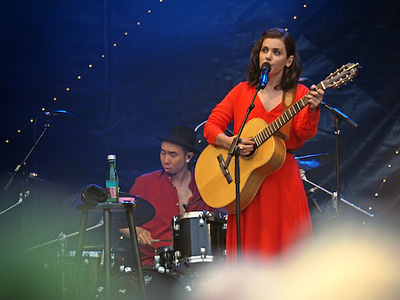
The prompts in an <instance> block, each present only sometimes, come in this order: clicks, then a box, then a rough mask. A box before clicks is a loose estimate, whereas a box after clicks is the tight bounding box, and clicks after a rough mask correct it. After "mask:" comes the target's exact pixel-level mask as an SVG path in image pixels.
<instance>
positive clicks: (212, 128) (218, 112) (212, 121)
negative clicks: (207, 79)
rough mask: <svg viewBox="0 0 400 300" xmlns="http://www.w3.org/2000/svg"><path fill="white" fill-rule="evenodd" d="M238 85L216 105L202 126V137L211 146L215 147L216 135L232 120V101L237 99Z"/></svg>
mask: <svg viewBox="0 0 400 300" xmlns="http://www.w3.org/2000/svg"><path fill="white" fill-rule="evenodd" d="M239 85H240V84H239ZM239 85H237V86H236V87H234V88H233V89H232V90H231V91H230V92H229V93H228V94H227V95H226V97H225V98H224V99H223V100H222V101H221V102H220V103H218V104H217V106H216V107H215V108H214V109H213V110H212V112H211V114H210V116H209V117H208V120H207V122H206V124H205V125H204V137H205V138H206V139H207V141H208V142H209V143H210V144H211V145H213V146H215V139H216V137H217V135H218V134H220V133H223V132H224V131H225V130H226V128H227V127H228V125H229V123H230V122H231V121H232V120H233V116H234V100H235V99H236V98H237V93H238V90H239Z"/></svg>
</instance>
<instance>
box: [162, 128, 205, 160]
mask: <svg viewBox="0 0 400 300" xmlns="http://www.w3.org/2000/svg"><path fill="white" fill-rule="evenodd" d="M157 138H158V139H159V140H160V141H167V142H170V143H175V144H178V145H181V146H183V147H185V148H186V149H188V150H190V151H192V152H194V153H198V151H197V150H196V148H195V146H196V133H195V132H194V130H193V129H192V128H190V127H187V126H183V125H181V124H176V125H174V126H173V127H172V128H171V129H170V130H169V131H168V132H167V134H166V135H165V136H164V137H157Z"/></svg>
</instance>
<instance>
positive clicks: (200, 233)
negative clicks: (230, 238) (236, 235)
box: [96, 211, 227, 300]
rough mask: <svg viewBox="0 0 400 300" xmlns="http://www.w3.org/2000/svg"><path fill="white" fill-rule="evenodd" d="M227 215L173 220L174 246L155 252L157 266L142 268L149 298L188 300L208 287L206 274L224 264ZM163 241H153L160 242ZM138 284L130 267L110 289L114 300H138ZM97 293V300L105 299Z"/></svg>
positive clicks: (192, 214)
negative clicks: (136, 295)
mask: <svg viewBox="0 0 400 300" xmlns="http://www.w3.org/2000/svg"><path fill="white" fill-rule="evenodd" d="M226 220H227V219H226V215H224V214H221V213H215V212H209V211H192V212H186V213H183V214H181V215H178V216H175V217H173V218H172V221H171V227H172V231H173V239H172V240H171V241H172V242H173V245H168V246H162V247H158V248H157V249H155V255H154V265H153V267H152V268H147V267H144V268H143V275H144V281H145V290H146V297H147V299H148V300H153V299H154V300H155V299H189V298H190V297H193V296H195V295H198V294H199V293H200V292H201V291H202V289H203V288H204V287H205V286H206V285H207V281H208V280H209V279H210V278H209V277H208V275H207V274H208V273H207V270H208V268H211V267H216V268H218V267H219V266H220V264H221V263H223V262H224V261H225V254H226V252H225V249H226ZM159 241H160V240H153V242H159ZM137 288H138V281H137V277H136V273H135V272H134V270H132V269H131V268H130V267H126V268H125V270H124V272H122V273H121V274H119V275H118V276H116V278H115V279H114V280H113V283H112V285H111V294H112V298H113V299H135V298H134V295H135V293H137ZM102 290H103V288H102V287H100V288H99V289H98V291H99V293H98V294H97V295H96V296H97V298H100V299H101V298H102V297H103V295H102Z"/></svg>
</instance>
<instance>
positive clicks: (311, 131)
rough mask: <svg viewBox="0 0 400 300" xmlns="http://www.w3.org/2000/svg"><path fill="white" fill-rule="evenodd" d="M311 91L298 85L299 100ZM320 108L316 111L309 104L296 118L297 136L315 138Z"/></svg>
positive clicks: (305, 138)
mask: <svg viewBox="0 0 400 300" xmlns="http://www.w3.org/2000/svg"><path fill="white" fill-rule="evenodd" d="M308 92H309V90H308V88H307V87H305V86H304V85H301V84H299V85H298V87H297V100H299V99H300V98H302V97H303V96H305V95H306V94H307V93H308ZM320 113H321V112H320V108H319V107H318V109H317V110H316V111H313V110H311V109H310V108H309V107H308V105H307V107H305V108H304V109H303V110H302V111H300V112H299V114H298V115H297V116H296V118H295V119H294V130H295V134H296V136H297V137H298V138H299V139H300V140H303V141H306V140H309V139H311V138H313V137H314V136H315V135H316V134H317V131H318V122H319V117H320Z"/></svg>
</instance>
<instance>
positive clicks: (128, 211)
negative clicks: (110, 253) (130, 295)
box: [126, 210, 146, 300]
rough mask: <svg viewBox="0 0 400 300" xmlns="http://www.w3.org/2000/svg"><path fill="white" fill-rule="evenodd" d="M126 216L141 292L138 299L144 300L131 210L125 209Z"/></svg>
mask: <svg viewBox="0 0 400 300" xmlns="http://www.w3.org/2000/svg"><path fill="white" fill-rule="evenodd" d="M126 217H127V219H128V226H129V234H130V237H131V243H132V251H133V259H134V261H135V264H136V270H137V277H138V283H139V290H140V292H141V298H140V299H143V300H145V299H146V291H145V288H144V287H145V284H144V278H143V270H142V263H141V260H140V254H139V247H138V243H137V236H136V229H135V220H134V218H133V212H132V210H127V211H126Z"/></svg>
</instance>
